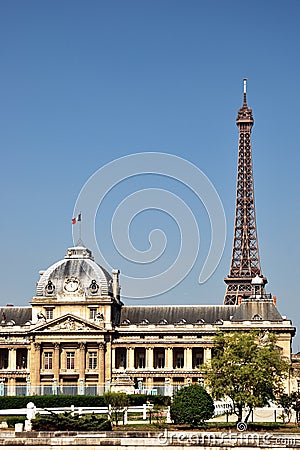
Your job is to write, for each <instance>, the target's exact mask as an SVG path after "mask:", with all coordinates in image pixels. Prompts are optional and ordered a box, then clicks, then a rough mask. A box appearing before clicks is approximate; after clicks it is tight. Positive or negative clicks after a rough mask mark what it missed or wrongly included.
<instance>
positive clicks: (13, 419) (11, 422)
mask: <svg viewBox="0 0 300 450" xmlns="http://www.w3.org/2000/svg"><path fill="white" fill-rule="evenodd" d="M25 420H26V416H0V422H6V423H7V425H8V428H15V424H16V423H24V422H25ZM3 430H4V431H5V428H4V429H3Z"/></svg>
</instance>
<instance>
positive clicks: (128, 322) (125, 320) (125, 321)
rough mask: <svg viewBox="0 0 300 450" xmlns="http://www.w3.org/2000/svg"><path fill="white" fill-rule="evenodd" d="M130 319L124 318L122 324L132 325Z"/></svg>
mask: <svg viewBox="0 0 300 450" xmlns="http://www.w3.org/2000/svg"><path fill="white" fill-rule="evenodd" d="M130 323H131V322H130V320H129V319H124V320H123V321H122V323H121V325H130Z"/></svg>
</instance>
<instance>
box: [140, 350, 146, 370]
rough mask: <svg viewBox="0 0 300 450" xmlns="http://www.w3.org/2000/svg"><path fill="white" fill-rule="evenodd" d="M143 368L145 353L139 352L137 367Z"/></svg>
mask: <svg viewBox="0 0 300 450" xmlns="http://www.w3.org/2000/svg"><path fill="white" fill-rule="evenodd" d="M144 368H145V353H139V355H138V369H144Z"/></svg>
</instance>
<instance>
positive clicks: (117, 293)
mask: <svg viewBox="0 0 300 450" xmlns="http://www.w3.org/2000/svg"><path fill="white" fill-rule="evenodd" d="M119 274H120V271H119V270H118V269H114V270H113V271H112V276H113V285H112V286H113V295H114V297H115V299H117V300H119V299H120V285H119Z"/></svg>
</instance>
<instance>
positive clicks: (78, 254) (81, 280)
mask: <svg viewBox="0 0 300 450" xmlns="http://www.w3.org/2000/svg"><path fill="white" fill-rule="evenodd" d="M40 275H41V277H40V279H39V281H38V283H37V287H36V296H37V297H40V296H42V297H44V296H46V297H49V296H50V297H51V296H54V297H56V296H57V295H60V294H73V295H74V296H76V294H77V295H78V294H80V295H81V296H82V295H85V296H102V295H112V277H111V276H110V274H109V273H108V272H107V271H106V270H105V269H103V267H101V266H99V264H97V263H95V261H94V257H93V255H92V252H91V251H90V250H88V249H87V248H85V247H71V248H68V250H67V253H66V256H65V257H64V259H62V260H61V261H58V262H57V263H55V264H53V265H52V266H50V267H49V268H48V269H47V270H45V271H41V272H40Z"/></svg>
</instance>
